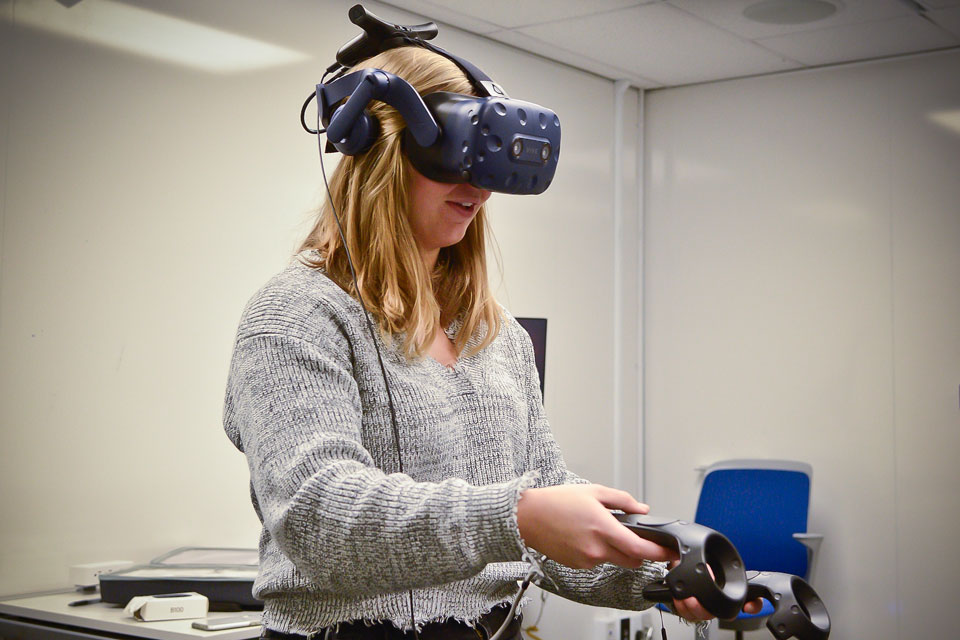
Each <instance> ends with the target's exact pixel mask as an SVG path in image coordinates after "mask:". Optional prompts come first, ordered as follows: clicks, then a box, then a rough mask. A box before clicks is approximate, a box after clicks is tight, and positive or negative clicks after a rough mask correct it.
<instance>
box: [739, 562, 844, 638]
mask: <svg viewBox="0 0 960 640" xmlns="http://www.w3.org/2000/svg"><path fill="white" fill-rule="evenodd" d="M747 598H748V599H750V600H754V599H756V598H765V599H766V600H768V601H770V603H771V604H773V606H774V612H773V613H772V614H771V615H770V617H769V618H768V619H767V628H768V629H770V633H772V634H773V635H774V636H775V637H776V638H778V640H787V638H792V637H796V638H797V640H827V638H829V637H830V614H829V613H828V612H827V607H826V606H825V605H824V604H823V600H821V599H820V596H819V595H817V592H816V591H814V590H813V587H811V586H810V585H809V584H808V583H807V582H806V581H805V580H803V579H802V578H798V577H797V576H793V575H790V574H788V573H775V572H770V571H760V572H756V575H754V572H751V573H750V575H749V582H748V587H747Z"/></svg>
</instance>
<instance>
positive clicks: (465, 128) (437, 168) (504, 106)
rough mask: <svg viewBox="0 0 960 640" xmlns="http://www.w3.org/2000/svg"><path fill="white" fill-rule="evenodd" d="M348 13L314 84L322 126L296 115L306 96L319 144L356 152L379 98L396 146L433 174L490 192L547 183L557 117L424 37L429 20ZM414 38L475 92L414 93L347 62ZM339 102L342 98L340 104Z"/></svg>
mask: <svg viewBox="0 0 960 640" xmlns="http://www.w3.org/2000/svg"><path fill="white" fill-rule="evenodd" d="M349 16H350V21H351V22H353V23H354V24H355V25H357V26H359V27H360V28H361V29H363V33H362V34H360V35H358V36H357V37H355V38H354V39H353V40H351V41H350V42H348V43H347V44H345V45H343V46H342V47H340V50H339V51H337V61H336V62H335V63H334V64H332V65H331V66H330V67H329V68H328V69H327V73H325V74H324V79H325V78H326V76H327V74H329V73H333V74H334V76H333V77H332V78H331V79H330V81H328V82H324V80H321V81H320V84H318V85H317V89H316V93H315V94H314V95H316V98H317V111H318V115H319V119H320V122H321V124H322V125H323V127H324V128H325V130H314V129H311V128H310V127H308V126H307V124H306V122H305V121H304V112H305V110H306V108H307V105H308V104H309V103H310V102H311V101H312V100H313V97H314V96H313V95H311V96H310V97H309V98H307V101H306V102H305V103H304V105H303V108H302V109H301V110H300V122H301V124H302V125H303V128H304V129H306V130H307V131H308V132H310V133H313V134H318V135H319V134H320V133H324V132H325V133H326V135H327V147H326V151H327V152H328V153H329V152H332V151H339V152H340V153H343V154H345V155H357V154H360V153H363V152H365V151H367V150H368V149H369V148H370V147H371V145H372V144H373V142H374V140H376V138H377V134H378V133H379V131H380V124H379V123H378V122H377V120H376V118H374V117H373V116H371V115H370V114H369V113H368V112H367V111H366V107H367V105H368V104H369V103H370V101H371V100H380V101H382V102H385V103H387V104H389V105H390V106H392V107H394V108H395V109H396V110H397V111H398V112H399V113H400V115H401V116H403V119H404V121H405V122H406V124H407V128H406V131H405V132H404V139H403V150H404V153H406V155H407V157H408V158H409V159H410V162H411V163H412V164H413V166H414V167H415V168H416V169H417V171H419V172H420V173H422V174H423V175H424V176H426V177H427V178H429V179H431V180H434V181H436V182H446V183H463V182H466V183H469V184H472V185H473V186H475V187H478V188H480V189H485V190H487V191H497V192H500V193H515V194H528V193H542V192H543V191H544V190H546V188H547V187H549V186H550V182H551V181H552V180H553V174H554V173H555V172H556V170H557V161H558V160H559V158H560V119H559V118H557V114H555V113H554V112H553V111H551V110H550V109H546V108H544V107H541V106H540V105H536V104H533V103H531V102H523V101H521V100H514V99H512V98H510V97H509V96H507V94H506V92H505V91H504V90H503V89H502V88H501V87H500V86H499V85H498V84H496V83H495V82H493V81H492V80H491V79H490V78H489V77H488V76H487V75H486V74H485V73H483V71H481V70H480V69H478V68H477V67H475V66H474V65H473V64H471V63H470V62H468V61H467V60H464V59H463V58H460V57H459V56H455V55H453V54H452V53H449V52H447V51H444V50H443V49H441V48H440V47H437V46H435V45H433V44H431V43H429V42H427V40H429V39H431V38H433V37H434V36H436V35H437V31H438V30H437V25H436V24H434V23H432V22H428V23H426V24H422V25H414V26H401V25H396V24H391V23H389V22H385V21H383V20H381V19H380V18H378V17H377V16H375V15H373V14H372V13H370V12H368V11H367V10H366V9H364V8H363V7H362V6H361V5H359V4H358V5H355V6H353V7H352V8H351V9H350V12H349ZM404 46H418V47H423V48H424V49H428V50H430V51H433V52H435V53H438V54H440V55H442V56H444V57H445V58H448V59H450V60H451V61H453V63H454V64H456V65H457V66H458V67H459V68H460V69H461V70H463V72H464V74H466V76H467V78H468V79H469V80H470V83H471V84H472V85H473V87H474V90H475V91H476V92H477V95H478V96H479V97H475V96H470V95H464V94H460V93H450V92H447V91H438V92H436V93H431V94H428V95H426V96H423V97H422V98H421V97H420V95H419V94H418V93H417V91H416V89H414V88H413V87H412V86H411V85H410V84H409V83H407V82H406V81H405V80H404V79H402V78H399V77H397V76H395V75H393V74H392V73H388V72H386V71H383V70H382V69H362V70H360V71H355V72H353V73H350V74H347V75H344V74H345V73H346V71H347V69H349V68H350V67H353V66H355V65H356V64H358V63H359V62H361V61H363V60H366V59H367V58H369V57H371V56H374V55H376V54H378V53H380V52H382V51H386V50H388V49H394V48H396V47H404ZM341 103H342V104H341Z"/></svg>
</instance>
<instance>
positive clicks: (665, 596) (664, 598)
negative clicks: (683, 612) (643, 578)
mask: <svg viewBox="0 0 960 640" xmlns="http://www.w3.org/2000/svg"><path fill="white" fill-rule="evenodd" d="M642 593H643V599H644V600H648V601H650V602H667V603H669V602H673V593H672V592H671V591H670V587H669V586H668V585H667V583H666V582H665V581H664V580H657V581H655V582H651V583H649V584H646V585H644V587H643V592H642Z"/></svg>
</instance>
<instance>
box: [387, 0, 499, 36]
mask: <svg viewBox="0 0 960 640" xmlns="http://www.w3.org/2000/svg"><path fill="white" fill-rule="evenodd" d="M384 4H388V5H390V6H391V7H393V8H396V9H399V10H400V11H405V12H409V13H414V14H418V15H421V16H423V21H424V22H442V23H444V24H449V25H451V26H453V27H458V28H460V29H463V30H464V31H470V32H472V33H479V34H485V33H490V32H491V31H497V30H498V29H502V28H503V27H502V26H501V25H498V24H494V23H492V22H489V21H487V20H484V19H482V18H478V17H475V16H472V15H469V14H465V13H461V12H459V11H455V10H453V9H451V8H448V5H450V4H453V3H439V2H431V1H430V0H396V1H395V2H385V3H384ZM378 15H380V14H378ZM380 17H381V18H383V19H384V20H389V21H391V22H392V21H394V20H396V18H395V17H391V16H388V15H386V14H384V15H381V16H380Z"/></svg>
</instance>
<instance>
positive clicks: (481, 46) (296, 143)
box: [0, 0, 636, 638]
mask: <svg viewBox="0 0 960 640" xmlns="http://www.w3.org/2000/svg"><path fill="white" fill-rule="evenodd" d="M97 3H98V0H86V1H85V2H82V3H80V4H79V5H77V6H76V7H74V8H73V9H69V10H68V9H64V8H62V7H60V6H59V5H57V4H56V3H52V2H44V3H43V4H45V5H47V7H48V9H47V10H50V11H59V12H61V13H60V14H59V15H60V16H61V17H63V18H64V20H65V21H66V22H65V24H66V25H67V30H68V31H69V32H71V33H73V34H83V33H88V31H87V30H88V22H89V17H84V16H88V14H86V13H85V12H86V11H88V10H90V9H91V8H92V7H94V6H96V5H97ZM38 4H39V3H38V2H34V1H32V0H15V1H14V2H7V3H5V4H4V5H3V11H4V16H5V22H4V24H3V28H4V29H6V30H7V31H5V32H4V37H3V38H2V40H3V42H4V45H3V46H4V48H5V50H4V60H5V64H4V65H2V66H3V69H4V72H5V74H6V75H4V76H3V80H2V82H3V85H2V99H0V109H2V111H0V116H2V123H0V127H2V128H0V131H3V132H5V133H4V135H5V136H6V137H5V138H4V150H3V153H2V154H0V158H3V161H4V162H6V165H5V172H4V176H5V188H4V193H3V209H2V211H3V224H2V244H0V260H2V262H0V264H2V272H0V349H2V354H3V356H2V359H0V381H2V385H0V424H2V432H0V457H2V460H0V485H2V487H3V491H2V497H0V501H2V502H0V513H2V514H3V516H2V517H0V594H10V593H17V592H24V591H30V590H36V589H45V588H54V587H58V586H61V585H65V583H66V567H67V565H69V564H72V563H78V562H90V561H98V560H103V559H118V558H127V559H131V560H134V561H146V560H148V559H149V558H151V557H153V556H155V555H158V554H159V553H161V552H163V551H166V550H169V549H171V548H174V547H177V546H181V545H226V546H255V545H256V540H257V533H258V531H259V526H258V523H257V521H256V518H255V515H254V513H253V510H252V508H251V507H250V505H249V498H248V495H247V471H246V466H245V463H244V460H243V457H242V456H241V455H240V454H239V453H238V452H236V451H235V450H234V449H233V448H232V446H231V445H230V444H229V442H228V441H227V440H226V438H225V437H224V436H223V434H222V432H221V427H220V413H221V403H222V397H223V389H224V383H225V378H226V372H227V365H228V359H229V357H230V352H231V347H232V339H233V334H234V330H235V327H236V323H237V320H238V319H239V315H240V311H241V309H242V307H243V305H244V304H245V302H246V300H247V299H248V298H249V297H250V295H252V293H253V292H254V291H255V290H256V288H257V287H259V286H260V285H261V284H262V283H263V282H264V281H266V279H267V278H269V277H270V276H271V275H272V274H273V273H275V272H276V271H278V270H280V269H281V268H282V267H283V266H284V264H285V263H286V261H287V259H288V257H289V256H290V254H291V252H292V250H293V248H294V246H295V244H296V243H297V241H298V240H299V239H300V237H301V236H302V235H303V233H305V231H306V230H307V228H308V223H309V219H310V217H311V212H312V209H313V208H314V207H315V206H317V205H318V204H319V202H320V197H321V194H322V188H321V186H320V176H319V167H318V161H317V146H316V143H315V141H313V140H312V139H311V138H310V137H309V136H307V135H306V134H305V133H303V132H302V130H301V129H300V125H299V123H298V121H297V116H298V110H299V107H300V105H301V103H302V101H303V100H304V98H305V97H306V96H307V94H308V93H309V92H310V91H311V89H312V86H313V84H314V83H315V82H317V81H318V80H319V77H320V74H321V71H322V69H323V68H325V67H326V66H327V65H328V64H329V63H330V62H331V61H332V60H333V55H334V52H335V50H336V48H337V47H338V46H339V45H340V44H342V43H344V42H346V41H347V40H348V39H349V38H351V37H352V36H353V35H354V34H355V32H356V28H355V27H354V26H353V25H351V24H350V23H349V22H348V21H347V17H346V13H347V9H348V7H349V6H350V4H352V3H349V2H321V3H318V2H307V1H297V0H287V1H285V2H282V3H278V2H272V3H263V2H256V1H254V0H242V1H237V0H210V1H207V2H203V3H196V2H191V1H188V0H177V1H171V2H165V3H163V4H162V5H157V4H156V3H150V2H146V1H144V2H127V3H124V5H125V6H128V7H129V6H142V7H149V8H150V10H153V11H160V12H162V13H163V14H164V15H167V16H175V17H180V18H183V19H185V20H187V21H189V22H192V23H195V24H201V25H206V26H210V27H214V28H217V29H222V30H225V31H228V32H231V33H237V34H241V35H244V36H248V37H253V38H258V39H261V40H263V41H265V42H269V43H272V44H275V45H280V46H283V47H287V48H290V49H293V50H295V51H299V52H301V53H303V54H305V55H306V60H305V61H302V62H299V63H293V64H288V65H285V66H279V67H272V68H265V69H260V70H248V71H240V72H233V73H213V72H209V71H204V70H202V69H199V68H195V67H190V66H184V65H182V64H174V63H170V62H164V61H161V60H157V59H153V58H148V57H144V56H140V55H136V54H132V53H130V52H127V51H123V50H119V49H112V48H107V47H103V46H99V45H95V44H92V43H90V42H88V41H85V40H82V39H79V38H77V37H68V36H64V35H58V34H54V33H50V32H48V31H46V30H44V29H40V28H36V27H34V26H29V25H28V24H27V23H26V22H25V16H27V15H28V14H29V15H35V14H36V11H37V9H36V7H37V6H38ZM100 4H101V5H102V4H103V3H102V2H101V3H100ZM370 8H371V9H372V10H373V11H375V12H376V13H378V14H380V15H382V16H384V17H389V18H391V19H394V20H396V21H399V22H408V21H409V22H419V21H420V17H419V16H408V15H403V14H401V13H399V12H398V11H397V10H395V9H393V8H390V7H384V6H380V5H376V4H372V5H370ZM11 20H12V27H11V22H10V21H11ZM51 21H52V19H51ZM8 35H9V36H10V37H7V36H8ZM151 37H152V38H153V39H154V40H156V39H158V38H160V37H161V36H159V35H158V34H156V33H154V34H152V36H151ZM438 42H439V43H440V44H441V46H445V47H448V48H449V49H451V50H453V51H456V52H457V53H459V54H461V55H464V56H465V57H467V58H468V59H470V60H472V61H474V62H476V63H477V64H478V65H480V66H481V67H482V68H484V70H485V71H487V72H488V73H489V74H490V75H491V76H492V77H494V78H496V79H498V80H499V81H500V82H501V83H502V84H503V85H505V86H506V88H507V90H508V91H510V92H511V94H512V95H514V96H515V97H518V98H522V99H526V100H530V101H534V102H538V103H541V104H544V105H548V106H550V107H551V108H553V109H554V110H555V111H557V112H558V114H559V115H560V117H561V120H562V122H563V130H564V134H563V135H564V139H563V159H562V161H561V163H560V167H559V170H558V172H557V177H556V180H555V182H554V184H553V185H552V186H551V188H550V190H549V191H548V192H547V193H546V194H544V195H542V196H540V197H537V198H532V197H508V196H501V195H495V196H494V198H493V199H492V201H491V207H492V209H493V211H494V223H495V231H496V233H497V237H498V239H499V242H500V247H501V250H502V255H503V264H504V270H505V274H506V276H505V280H504V283H503V285H502V286H501V287H500V295H501V298H502V300H503V301H504V302H505V303H506V304H507V305H508V306H509V307H510V308H511V309H512V310H513V311H514V313H516V314H518V315H530V316H543V317H547V318H548V319H549V338H548V340H549V347H548V355H547V386H546V405H547V410H548V413H549V414H550V415H551V417H552V422H553V425H554V428H555V431H556V434H557V438H558V440H559V441H560V443H561V445H562V446H563V448H564V449H565V451H566V452H567V455H568V460H569V463H570V466H571V467H572V468H573V469H575V470H576V471H577V472H578V473H581V474H582V475H584V476H587V477H591V478H594V479H596V480H598V481H601V482H607V483H609V482H611V481H612V476H611V472H610V466H611V465H610V460H611V459H612V448H611V447H610V445H609V444H606V443H609V442H610V440H611V438H612V429H611V424H610V423H611V418H612V409H611V400H612V397H611V380H612V371H611V368H610V361H611V357H612V353H613V349H614V347H613V343H612V338H611V330H612V326H613V289H612V284H611V280H612V272H613V263H612V251H611V247H612V242H613V227H612V211H611V210H612V197H611V177H610V162H611V161H610V153H611V149H612V146H613V145H612V135H613V125H612V124H611V120H610V117H609V116H608V114H611V115H612V111H613V91H612V83H610V82H608V81H605V80H601V79H598V78H597V77H595V76H591V75H588V74H584V73H582V72H578V71H574V70H571V69H569V68H567V67H565V66H562V65H559V64H554V63H550V62H548V61H545V60H544V59H542V58H539V57H535V56H530V55H526V54H522V53H520V52H517V51H515V50H512V49H509V48H505V47H504V46H503V45H500V44H494V43H491V42H489V41H486V40H483V39H479V38H476V37H473V36H468V35H465V34H463V33H462V32H458V31H456V30H455V29H452V28H448V27H444V28H443V29H442V33H441V35H440V37H439V40H438ZM627 106H628V108H627V115H628V117H633V118H635V112H636V95H635V94H634V96H633V104H632V106H631V105H630V100H628V101H627ZM598 115H599V116H600V117H599V119H598ZM598 122H599V126H598ZM628 131H630V134H629V135H630V139H629V140H627V146H628V151H630V145H632V144H633V135H634V130H631V129H630V128H629V127H628ZM631 152H632V151H631ZM332 159H333V156H328V161H330V160H332ZM329 168H330V165H328V169H329ZM627 178H628V179H631V174H630V173H628V175H627ZM633 184H634V186H633V189H634V191H635V189H636V187H635V183H633ZM623 286H624V289H625V290H629V289H634V290H635V288H636V278H634V279H632V280H630V279H629V278H628V279H627V280H626V281H625V282H624V285H623ZM634 320H635V319H634ZM628 388H630V387H629V380H628ZM598 442H600V443H604V444H601V445H597V443H598ZM554 600H558V599H554ZM550 606H551V607H552V614H551V618H550V621H545V622H544V624H542V625H541V627H542V628H545V629H549V627H550V625H551V624H553V625H556V626H555V627H554V629H555V634H554V635H552V636H551V637H555V638H558V637H561V635H560V634H561V631H560V630H561V629H567V630H570V629H573V630H574V631H575V632H577V633H579V632H578V631H577V630H578V629H579V628H580V627H578V625H581V624H586V622H584V621H585V620H586V615H587V614H585V613H584V611H588V610H586V609H585V608H583V607H578V606H576V605H567V604H565V603H564V604H559V603H558V604H556V605H553V604H551V605H550Z"/></svg>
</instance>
